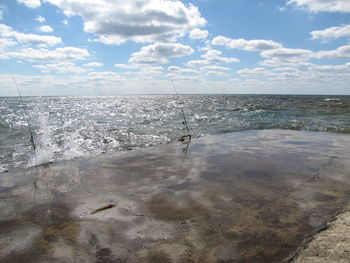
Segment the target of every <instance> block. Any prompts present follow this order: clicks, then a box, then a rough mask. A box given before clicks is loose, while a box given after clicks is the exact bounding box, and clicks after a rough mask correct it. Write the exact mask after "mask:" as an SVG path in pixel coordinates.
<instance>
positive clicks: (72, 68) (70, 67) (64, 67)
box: [33, 61, 86, 74]
mask: <svg viewBox="0 0 350 263" xmlns="http://www.w3.org/2000/svg"><path fill="white" fill-rule="evenodd" d="M33 68H38V69H40V70H41V71H42V72H44V73H69V74H72V73H82V72H84V71H86V70H85V69H83V68H81V67H77V66H76V65H75V64H74V63H73V62H71V61H65V62H58V63H50V64H44V65H34V66H33Z"/></svg>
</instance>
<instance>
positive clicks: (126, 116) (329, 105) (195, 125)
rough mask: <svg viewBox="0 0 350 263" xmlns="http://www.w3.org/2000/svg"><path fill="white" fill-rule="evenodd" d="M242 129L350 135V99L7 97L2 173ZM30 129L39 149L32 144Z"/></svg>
mask: <svg viewBox="0 0 350 263" xmlns="http://www.w3.org/2000/svg"><path fill="white" fill-rule="evenodd" d="M181 109H182V110H183V111H184V113H185V115H186V118H187V122H188V126H189V128H190V133H191V134H192V135H193V136H194V137H200V136H205V135H208V134H221V133H228V132H235V131H242V130H262V129H290V130H305V131H316V132H332V133H346V134H349V133H350V96H336V97H335V96H286V95H283V96H282V95H274V96H271V95H180V96H175V95H174V96H171V95H147V96H141V95H140V96H132V95H130V96H95V97H92V96H91V97H68V96H67V97H24V98H23V103H22V101H21V99H20V98H18V97H10V98H7V97H2V98H1V97H0V172H3V171H6V170H9V169H11V168H14V167H30V166H33V165H35V164H45V163H48V162H57V161H61V160H70V159H74V158H77V157H80V156H93V155H96V154H101V153H104V152H116V151H126V150H130V149H135V148H142V147H149V146H152V145H158V144H164V143H168V142H171V141H175V140H176V139H177V138H178V137H180V136H182V135H184V134H187V131H186V128H185V126H184V125H183V118H182V113H181ZM28 123H29V125H30V127H31V129H32V131H33V134H34V141H35V144H36V146H37V149H36V158H35V157H34V154H33V148H32V146H31V143H30V136H29V129H28Z"/></svg>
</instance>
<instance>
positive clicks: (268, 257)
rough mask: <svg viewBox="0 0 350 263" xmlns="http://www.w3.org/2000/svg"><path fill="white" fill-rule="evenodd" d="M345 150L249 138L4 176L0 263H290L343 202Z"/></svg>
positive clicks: (286, 137) (328, 137)
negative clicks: (99, 210) (107, 206)
mask: <svg viewBox="0 0 350 263" xmlns="http://www.w3.org/2000/svg"><path fill="white" fill-rule="evenodd" d="M349 145H350V136H348V135H339V134H331V133H312V132H298V131H281V130H266V131H248V132H237V133H232V134H225V135H219V136H209V137H203V138H199V139H193V140H192V142H191V144H190V145H189V146H188V148H187V152H186V151H184V149H185V146H186V145H182V144H181V143H172V144H168V145H163V146H157V147H151V148H148V149H141V150H135V151H131V152H127V153H122V154H117V155H112V154H104V155H100V156H97V157H95V158H90V159H78V160H74V161H67V162H61V163H55V164H48V165H45V166H40V167H38V168H32V169H26V170H21V169H18V170H14V171H9V172H8V173H2V174H0V185H1V188H0V208H1V209H0V262H130V263H133V262H152V263H156V262H164V263H167V262H181V263H182V262H198V263H199V262H206V263H212V262H213V263H214V262H217V263H219V262H221V263H224V262H258V263H259V262H288V261H289V260H290V258H292V257H293V256H294V252H295V251H296V250H297V248H298V247H300V246H302V245H303V242H304V240H306V239H307V238H308V237H310V236H311V235H313V234H315V233H316V232H317V231H318V230H319V229H321V228H322V227H324V226H325V225H326V223H327V222H328V221H329V220H330V219H331V218H333V217H334V215H335V214H337V212H338V211H339V209H341V208H342V207H343V205H344V204H346V203H347V202H348V201H349V197H350V180H349V179H350V162H349V161H350V147H348V146H349ZM107 204H114V205H115V207H112V208H110V209H107V210H104V211H101V212H98V213H96V214H91V212H92V211H94V210H95V209H97V208H99V207H102V206H104V205H107Z"/></svg>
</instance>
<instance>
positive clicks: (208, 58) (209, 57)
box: [186, 49, 239, 69]
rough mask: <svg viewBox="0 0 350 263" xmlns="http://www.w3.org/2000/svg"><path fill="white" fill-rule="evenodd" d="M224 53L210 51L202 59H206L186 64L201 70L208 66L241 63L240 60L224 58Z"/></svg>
mask: <svg viewBox="0 0 350 263" xmlns="http://www.w3.org/2000/svg"><path fill="white" fill-rule="evenodd" d="M221 54H222V52H221V51H219V50H215V49H209V50H208V51H207V52H206V53H205V54H203V55H202V56H201V57H202V58H204V59H202V60H191V61H188V62H187V63H186V65H187V66H189V67H194V68H201V69H204V67H208V66H217V65H218V64H222V63H236V62H239V59H238V58H233V57H222V56H221Z"/></svg>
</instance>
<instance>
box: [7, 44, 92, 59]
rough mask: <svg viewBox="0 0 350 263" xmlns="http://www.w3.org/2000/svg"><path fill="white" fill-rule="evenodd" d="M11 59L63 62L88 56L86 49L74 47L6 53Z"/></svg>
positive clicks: (29, 49) (27, 49)
mask: <svg viewBox="0 0 350 263" xmlns="http://www.w3.org/2000/svg"><path fill="white" fill-rule="evenodd" d="M8 55H9V56H10V57H13V58H17V59H21V60H25V61H30V62H41V61H60V60H61V61H64V60H83V59H86V58H87V57H89V56H90V54H89V52H88V51H87V50H86V49H82V48H76V47H64V48H56V49H54V50H48V49H45V48H42V49H33V48H25V49H22V50H20V51H15V52H8Z"/></svg>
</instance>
